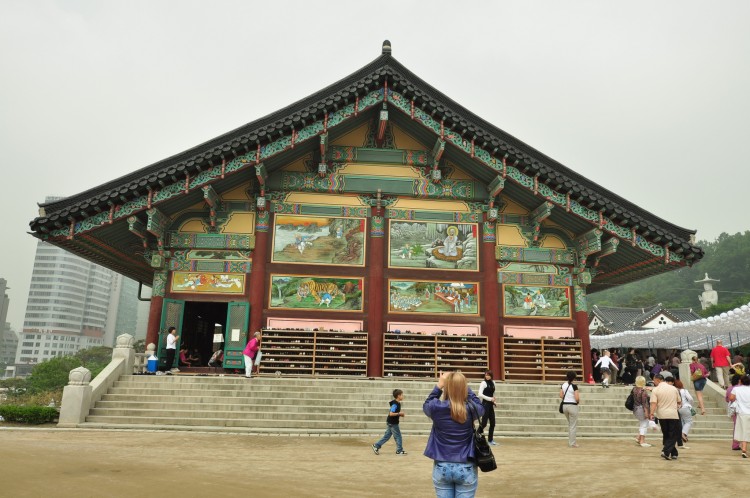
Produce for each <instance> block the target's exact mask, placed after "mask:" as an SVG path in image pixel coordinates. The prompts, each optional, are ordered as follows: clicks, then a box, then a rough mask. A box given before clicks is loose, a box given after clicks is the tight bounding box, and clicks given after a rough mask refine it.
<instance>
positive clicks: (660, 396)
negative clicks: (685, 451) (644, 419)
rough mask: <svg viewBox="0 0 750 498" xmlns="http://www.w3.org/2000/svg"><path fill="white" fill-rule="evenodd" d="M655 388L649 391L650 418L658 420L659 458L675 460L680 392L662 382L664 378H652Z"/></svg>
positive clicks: (661, 376) (678, 435)
mask: <svg viewBox="0 0 750 498" xmlns="http://www.w3.org/2000/svg"><path fill="white" fill-rule="evenodd" d="M654 384H655V387H654V388H653V389H652V390H651V400H650V401H651V403H650V404H651V406H650V408H651V413H650V418H651V419H653V418H654V417H656V418H658V419H659V426H660V427H661V432H662V449H661V457H662V458H663V459H665V460H677V457H678V456H679V455H678V452H677V441H678V440H679V439H680V416H679V413H678V410H679V409H680V392H679V391H678V390H677V388H676V387H674V386H671V385H669V384H668V383H667V382H665V381H664V376H663V375H661V374H657V375H656V376H655V377H654Z"/></svg>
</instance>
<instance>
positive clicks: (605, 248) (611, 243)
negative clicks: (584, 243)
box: [594, 237, 620, 268]
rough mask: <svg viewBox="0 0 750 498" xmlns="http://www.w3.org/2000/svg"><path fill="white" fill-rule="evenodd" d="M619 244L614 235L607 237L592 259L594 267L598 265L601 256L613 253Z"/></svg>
mask: <svg viewBox="0 0 750 498" xmlns="http://www.w3.org/2000/svg"><path fill="white" fill-rule="evenodd" d="M618 245H620V239H616V238H615V237H612V238H610V239H608V240H607V241H606V242H604V244H602V250H601V252H600V253H599V254H597V255H596V259H595V260H594V268H596V267H598V266H599V262H600V261H601V260H602V258H603V257H605V256H609V255H610V254H614V253H615V252H617V246H618Z"/></svg>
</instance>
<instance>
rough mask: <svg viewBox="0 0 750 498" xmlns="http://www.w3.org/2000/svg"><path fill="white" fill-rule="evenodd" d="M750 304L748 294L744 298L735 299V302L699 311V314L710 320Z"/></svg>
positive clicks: (749, 295)
mask: <svg viewBox="0 0 750 498" xmlns="http://www.w3.org/2000/svg"><path fill="white" fill-rule="evenodd" d="M749 302H750V294H746V295H744V296H742V297H738V298H737V299H735V300H734V301H732V302H730V303H725V304H716V305H714V306H709V307H708V308H706V309H704V310H701V311H699V312H698V314H699V315H700V316H702V317H705V318H708V317H709V316H716V315H720V314H721V313H724V312H725V311H729V310H733V309H735V308H739V307H740V306H742V305H743V304H747V303H749Z"/></svg>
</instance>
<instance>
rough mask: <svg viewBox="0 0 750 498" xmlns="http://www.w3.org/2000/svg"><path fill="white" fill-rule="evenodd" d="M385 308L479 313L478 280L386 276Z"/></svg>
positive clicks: (446, 312) (420, 311)
mask: <svg viewBox="0 0 750 498" xmlns="http://www.w3.org/2000/svg"><path fill="white" fill-rule="evenodd" d="M388 289H389V298H388V311H389V312H391V313H428V314H436V313H441V314H449V315H479V284H478V283H477V282H450V281H433V280H430V281H413V280H389V281H388Z"/></svg>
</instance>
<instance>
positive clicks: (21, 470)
mask: <svg viewBox="0 0 750 498" xmlns="http://www.w3.org/2000/svg"><path fill="white" fill-rule="evenodd" d="M649 436H650V440H651V442H652V443H658V442H659V441H660V439H661V438H660V435H657V434H653V435H651V434H650V435H649ZM375 439H376V438H360V437H327V436H323V437H318V436H311V437H298V436H256V435H240V434H237V435H233V434H208V433H194V432H170V431H163V432H162V431H153V432H149V431H94V430H62V429H3V428H0V457H1V458H2V460H1V462H2V463H0V496H8V497H29V496H33V497H37V496H39V497H41V496H44V497H137V496H159V497H160V498H162V497H183V498H184V497H192V496H204V497H207V496H225V497H234V496H243V497H253V498H255V497H266V496H269V497H276V496H285V497H289V498H291V497H308V496H309V497H323V496H334V497H360V496H362V497H367V496H420V497H421V496H434V491H433V487H432V480H431V471H432V469H431V467H432V461H431V460H429V459H428V458H426V457H425V456H423V455H422V451H423V450H424V447H425V442H426V437H409V435H408V434H406V433H405V434H404V447H405V448H406V449H407V451H408V453H409V454H408V455H407V456H397V455H395V446H394V444H393V442H392V441H390V442H389V443H388V444H386V445H385V446H384V447H383V449H382V450H381V454H380V455H379V456H376V455H374V454H373V453H372V451H371V450H370V444H372V442H373V441H374V440H375ZM498 441H499V442H500V445H499V446H497V447H495V450H494V452H495V457H496V459H497V460H498V463H499V468H498V470H496V471H494V472H490V473H487V474H481V473H480V481H479V491H478V492H477V496H486V497H490V496H491V497H498V496H522V497H523V496H535V497H538V496H608V497H611V496H618V497H629V496H643V495H646V494H654V493H653V491H654V490H658V489H660V490H661V491H660V492H657V493H656V494H657V495H662V496H667V495H671V494H683V493H688V494H689V495H691V496H700V495H706V496H713V495H716V493H717V490H718V489H721V492H720V495H723V496H731V495H732V494H736V495H737V496H743V495H746V493H747V490H748V486H750V459H746V460H743V459H742V458H740V454H739V452H737V451H731V450H730V442H729V441H701V440H696V441H690V443H689V445H688V446H689V449H687V450H684V451H682V452H681V454H680V458H679V459H678V460H677V461H665V460H663V459H661V458H659V447H658V445H655V446H654V447H653V448H641V447H639V446H637V445H636V444H635V442H634V441H632V440H624V439H618V440H604V439H583V440H580V441H579V444H580V447H579V448H568V447H567V444H566V440H565V439H499V440H498ZM717 486H720V488H717ZM670 488H671V489H670ZM649 490H651V492H649Z"/></svg>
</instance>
